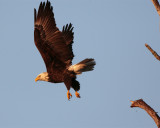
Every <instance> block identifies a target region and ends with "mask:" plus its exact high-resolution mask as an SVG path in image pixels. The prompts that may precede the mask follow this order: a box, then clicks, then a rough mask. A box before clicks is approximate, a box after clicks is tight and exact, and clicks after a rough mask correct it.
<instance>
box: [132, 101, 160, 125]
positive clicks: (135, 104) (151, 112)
mask: <svg viewBox="0 0 160 128" xmlns="http://www.w3.org/2000/svg"><path fill="white" fill-rule="evenodd" d="M131 103H132V104H131V107H139V108H141V109H144V110H145V111H146V112H147V113H148V114H149V115H150V116H151V117H152V119H153V120H154V122H155V123H156V125H157V127H158V128H160V117H159V116H158V114H157V112H155V111H154V110H153V108H151V107H150V106H149V105H148V104H146V103H145V102H144V101H143V99H139V100H135V101H131Z"/></svg>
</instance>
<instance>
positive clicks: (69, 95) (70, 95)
mask: <svg viewBox="0 0 160 128" xmlns="http://www.w3.org/2000/svg"><path fill="white" fill-rule="evenodd" d="M67 98H68V100H69V99H70V98H72V94H71V93H70V92H69V90H68V92H67Z"/></svg>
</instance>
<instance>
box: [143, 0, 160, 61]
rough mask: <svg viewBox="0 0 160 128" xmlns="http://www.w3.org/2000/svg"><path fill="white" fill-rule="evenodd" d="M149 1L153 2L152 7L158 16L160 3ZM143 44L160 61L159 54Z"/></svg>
mask: <svg viewBox="0 0 160 128" xmlns="http://www.w3.org/2000/svg"><path fill="white" fill-rule="evenodd" d="M151 1H152V3H153V5H154V7H155V8H156V10H157V13H158V15H159V16H160V5H159V2H158V0H151ZM145 46H146V47H147V48H148V49H149V51H150V52H151V53H152V54H153V55H154V56H155V57H156V59H157V60H159V61H160V56H159V55H158V54H157V53H156V52H155V51H154V50H153V49H152V48H151V47H150V46H149V45H148V44H145Z"/></svg>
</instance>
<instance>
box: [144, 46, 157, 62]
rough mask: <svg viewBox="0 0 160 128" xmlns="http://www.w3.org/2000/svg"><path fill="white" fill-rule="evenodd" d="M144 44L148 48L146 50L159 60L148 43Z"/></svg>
mask: <svg viewBox="0 0 160 128" xmlns="http://www.w3.org/2000/svg"><path fill="white" fill-rule="evenodd" d="M145 46H146V47H147V48H148V50H149V51H150V52H151V53H152V54H153V55H154V57H155V58H156V59H157V60H159V61H160V56H159V55H158V54H157V53H156V52H155V51H154V50H153V49H152V48H151V47H150V46H149V45H148V44H145Z"/></svg>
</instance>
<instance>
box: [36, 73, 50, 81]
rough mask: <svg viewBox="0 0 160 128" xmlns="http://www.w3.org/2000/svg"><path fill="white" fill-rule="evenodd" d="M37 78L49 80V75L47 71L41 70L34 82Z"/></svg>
mask: <svg viewBox="0 0 160 128" xmlns="http://www.w3.org/2000/svg"><path fill="white" fill-rule="evenodd" d="M38 80H40V81H49V76H48V73H47V72H42V73H41V74H39V75H38V76H37V77H36V79H35V82H37V81H38Z"/></svg>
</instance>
